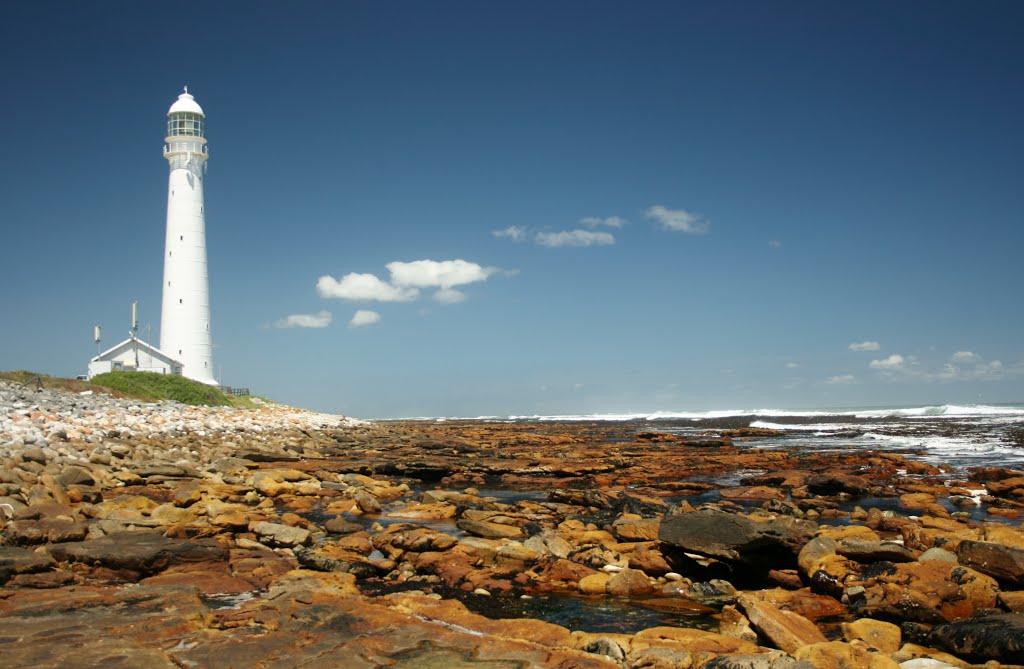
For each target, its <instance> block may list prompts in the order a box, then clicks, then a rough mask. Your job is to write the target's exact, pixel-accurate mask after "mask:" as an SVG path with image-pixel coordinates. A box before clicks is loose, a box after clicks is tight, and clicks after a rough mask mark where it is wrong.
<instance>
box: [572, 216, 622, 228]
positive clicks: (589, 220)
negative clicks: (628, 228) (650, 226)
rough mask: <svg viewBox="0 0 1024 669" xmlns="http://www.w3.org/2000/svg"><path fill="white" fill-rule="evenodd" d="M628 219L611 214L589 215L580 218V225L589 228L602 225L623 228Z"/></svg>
mask: <svg viewBox="0 0 1024 669" xmlns="http://www.w3.org/2000/svg"><path fill="white" fill-rule="evenodd" d="M626 223H628V221H627V220H626V219H624V218H620V217H618V216H609V217H607V218H599V217H597V216H588V217H586V218H581V219H580V225H585V226H587V227H588V228H599V227H601V226H604V227H607V228H621V227H622V226H624V225H625V224H626Z"/></svg>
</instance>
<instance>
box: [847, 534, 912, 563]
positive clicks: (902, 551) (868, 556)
mask: <svg viewBox="0 0 1024 669" xmlns="http://www.w3.org/2000/svg"><path fill="white" fill-rule="evenodd" d="M836 553H838V554H839V555H842V556H843V557H847V558H850V559H851V560H855V561H857V562H860V563H862V564H863V563H870V562H916V561H917V556H916V555H914V552H913V551H911V550H910V549H908V548H905V547H903V546H901V545H900V544H897V543H893V542H891V541H866V540H864V539H841V540H840V541H838V542H837V543H836Z"/></svg>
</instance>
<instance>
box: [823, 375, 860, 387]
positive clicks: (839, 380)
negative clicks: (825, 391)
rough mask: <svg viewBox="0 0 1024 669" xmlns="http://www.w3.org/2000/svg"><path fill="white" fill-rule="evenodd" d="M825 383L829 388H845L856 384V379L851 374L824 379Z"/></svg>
mask: <svg viewBox="0 0 1024 669" xmlns="http://www.w3.org/2000/svg"><path fill="white" fill-rule="evenodd" d="M825 383H827V384H829V385H830V386H845V385H849V384H851V383H857V377H856V376H854V375H853V374H841V375H839V376H830V377H828V378H827V379H825Z"/></svg>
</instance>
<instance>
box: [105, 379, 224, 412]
mask: <svg viewBox="0 0 1024 669" xmlns="http://www.w3.org/2000/svg"><path fill="white" fill-rule="evenodd" d="M92 382H93V383H94V384H95V385H97V386H103V387H105V388H112V389H114V390H119V391H121V392H123V393H126V394H129V395H131V396H133V397H138V398H141V399H148V400H173V401H175V402H181V403H182V404H192V405H205V406H235V404H234V403H233V402H232V401H231V400H230V399H229V398H228V397H227V396H226V395H225V394H224V393H222V392H221V391H219V390H217V388H215V387H213V386H208V385H206V384H205V383H199V382H198V381H192V380H191V379H186V378H185V377H183V376H175V375H173V374H154V373H152V372H107V373H106V374H97V375H96V376H94V377H92Z"/></svg>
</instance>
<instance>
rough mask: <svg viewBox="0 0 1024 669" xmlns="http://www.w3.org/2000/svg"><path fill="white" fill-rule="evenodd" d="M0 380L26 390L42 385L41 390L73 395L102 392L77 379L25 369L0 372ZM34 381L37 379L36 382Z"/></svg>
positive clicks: (100, 389)
mask: <svg viewBox="0 0 1024 669" xmlns="http://www.w3.org/2000/svg"><path fill="white" fill-rule="evenodd" d="M0 379H3V380H5V381H10V382H12V383H17V384H22V385H25V386H26V387H28V388H34V387H36V386H38V385H39V384H42V386H43V388H57V389H60V390H67V391H69V392H73V393H81V392H84V391H86V390H92V391H93V392H96V391H100V392H102V391H103V390H104V389H102V388H99V387H97V386H94V385H92V384H91V383H89V382H87V381H81V380H79V379H65V378H63V377H60V376H50V375H48V374H40V373H38V372H30V371H28V370H26V369H17V370H14V371H11V372H0ZM36 379H38V381H37V380H36Z"/></svg>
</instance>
